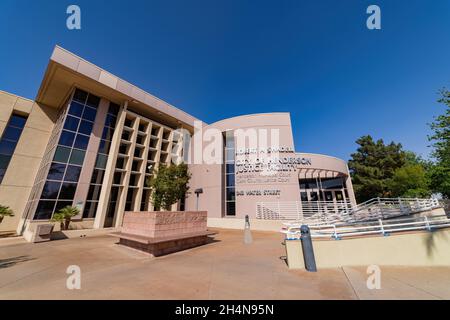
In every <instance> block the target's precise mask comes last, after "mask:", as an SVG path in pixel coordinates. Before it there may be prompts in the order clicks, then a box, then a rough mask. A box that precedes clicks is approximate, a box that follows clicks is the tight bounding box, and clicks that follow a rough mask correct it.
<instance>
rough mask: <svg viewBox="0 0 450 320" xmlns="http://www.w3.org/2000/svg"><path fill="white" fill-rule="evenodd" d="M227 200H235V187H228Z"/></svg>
mask: <svg viewBox="0 0 450 320" xmlns="http://www.w3.org/2000/svg"><path fill="white" fill-rule="evenodd" d="M226 190H227V201H234V200H235V197H236V193H235V190H234V188H227V189H226Z"/></svg>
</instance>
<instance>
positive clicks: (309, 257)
mask: <svg viewBox="0 0 450 320" xmlns="http://www.w3.org/2000/svg"><path fill="white" fill-rule="evenodd" d="M300 233H301V241H302V250H303V259H304V261H305V268H306V270H307V271H309V272H317V268H316V259H315V258H314V248H313V244H312V239H311V232H310V230H309V227H308V226H307V225H302V226H301V227H300Z"/></svg>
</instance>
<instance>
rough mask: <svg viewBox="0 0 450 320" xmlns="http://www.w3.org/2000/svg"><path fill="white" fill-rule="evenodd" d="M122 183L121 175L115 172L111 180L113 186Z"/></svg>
mask: <svg viewBox="0 0 450 320" xmlns="http://www.w3.org/2000/svg"><path fill="white" fill-rule="evenodd" d="M121 182H122V173H120V172H115V173H114V178H113V184H120V183H121Z"/></svg>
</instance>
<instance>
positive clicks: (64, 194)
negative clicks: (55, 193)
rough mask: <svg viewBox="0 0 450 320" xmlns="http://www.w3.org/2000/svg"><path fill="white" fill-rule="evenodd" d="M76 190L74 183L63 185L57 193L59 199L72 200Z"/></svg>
mask: <svg viewBox="0 0 450 320" xmlns="http://www.w3.org/2000/svg"><path fill="white" fill-rule="evenodd" d="M76 189H77V184H76V183H63V184H62V186H61V191H60V193H59V199H67V200H73V197H74V196H75V190H76Z"/></svg>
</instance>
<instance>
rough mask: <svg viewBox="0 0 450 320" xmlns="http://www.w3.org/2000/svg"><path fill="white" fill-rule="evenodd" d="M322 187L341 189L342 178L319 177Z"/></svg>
mask: <svg viewBox="0 0 450 320" xmlns="http://www.w3.org/2000/svg"><path fill="white" fill-rule="evenodd" d="M321 183H322V188H323V189H342V188H343V185H344V181H343V180H342V178H334V179H321Z"/></svg>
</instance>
